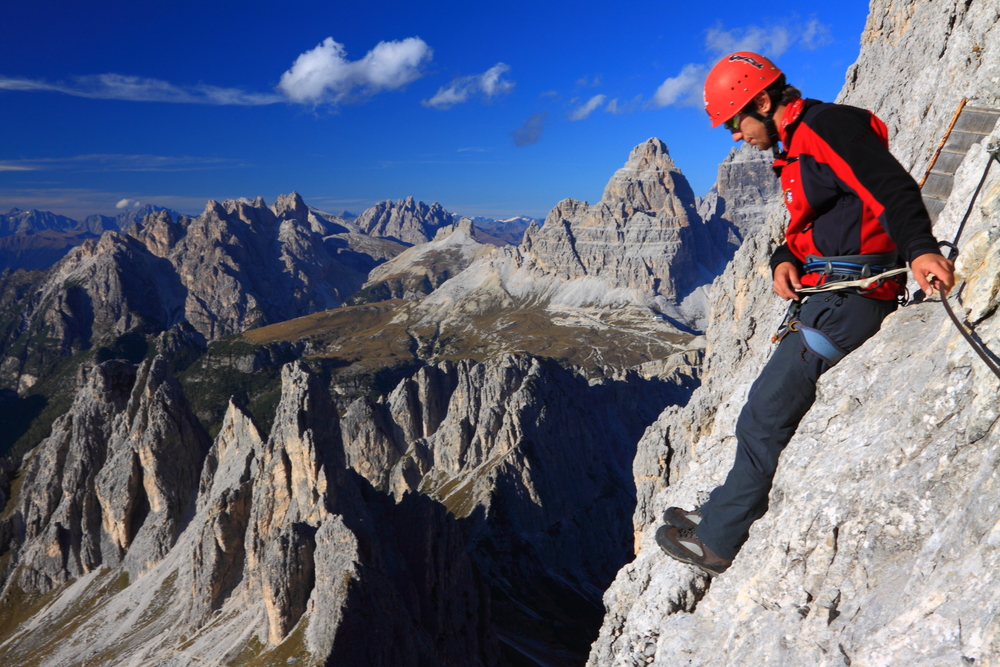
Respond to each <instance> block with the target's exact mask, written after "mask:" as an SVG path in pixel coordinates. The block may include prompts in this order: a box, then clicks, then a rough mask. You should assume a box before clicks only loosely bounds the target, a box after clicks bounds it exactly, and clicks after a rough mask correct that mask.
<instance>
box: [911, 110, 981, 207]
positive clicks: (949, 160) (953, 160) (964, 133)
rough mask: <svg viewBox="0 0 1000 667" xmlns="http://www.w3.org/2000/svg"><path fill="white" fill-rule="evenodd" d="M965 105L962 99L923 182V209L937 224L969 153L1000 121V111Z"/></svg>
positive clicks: (921, 181) (921, 185)
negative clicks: (924, 208) (925, 209)
mask: <svg viewBox="0 0 1000 667" xmlns="http://www.w3.org/2000/svg"><path fill="white" fill-rule="evenodd" d="M965 102H966V101H965V100H962V101H961V103H959V105H958V110H957V111H956V112H955V116H954V117H953V118H952V120H951V125H950V126H949V127H948V131H947V132H945V135H944V139H942V140H941V144H940V145H939V146H938V149H937V151H936V152H935V153H934V157H932V158H931V162H930V165H929V166H928V167H927V171H926V172H925V173H924V177H923V178H922V179H920V189H921V191H922V195H923V200H924V206H926V207H927V212H928V213H929V214H930V216H931V222H936V221H937V218H938V215H940V213H941V211H942V210H943V209H944V205H945V202H947V201H948V196H949V195H950V194H951V189H952V186H953V185H954V181H955V172H957V171H958V167H959V165H961V164H962V160H964V159H965V155H966V153H968V152H969V149H970V148H971V147H972V146H974V145H975V144H978V143H979V142H981V141H982V140H983V138H984V137H986V136H987V135H989V134H990V133H991V132H993V128H994V127H996V124H997V120H1000V110H998V109H987V108H984V107H976V106H971V105H968V106H966V103H965Z"/></svg>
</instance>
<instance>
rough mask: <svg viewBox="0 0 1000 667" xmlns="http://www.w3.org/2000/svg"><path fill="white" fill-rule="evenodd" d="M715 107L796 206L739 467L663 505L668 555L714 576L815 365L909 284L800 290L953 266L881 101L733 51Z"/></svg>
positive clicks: (764, 496) (800, 412) (708, 95)
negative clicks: (808, 88)
mask: <svg viewBox="0 0 1000 667" xmlns="http://www.w3.org/2000/svg"><path fill="white" fill-rule="evenodd" d="M705 110H706V111H707V112H708V115H709V117H710V118H711V120H712V126H713V127H718V126H719V125H725V127H726V129H728V130H729V131H730V132H731V133H732V137H733V140H734V141H744V142H746V143H748V144H750V145H752V146H756V147H757V148H758V149H759V150H771V151H772V152H773V154H774V156H775V160H774V166H773V168H774V171H775V172H776V174H777V176H778V177H779V178H780V179H781V188H782V192H783V195H784V200H785V205H786V206H787V208H788V211H789V213H790V214H791V218H790V222H789V223H788V227H787V229H786V231H785V243H784V244H783V245H780V246H778V247H777V248H776V249H775V251H774V253H773V255H772V257H771V262H770V264H771V272H772V280H773V283H772V288H773V290H774V292H775V293H776V294H777V295H778V296H780V297H781V298H782V299H786V300H790V301H791V302H792V304H791V307H790V308H789V315H790V316H789V317H788V318H787V320H786V324H785V325H783V328H782V330H780V331H779V335H776V336H775V338H776V339H777V340H779V341H780V342H778V346H777V348H776V349H775V350H774V353H773V354H772V356H771V358H770V360H769V361H768V362H767V364H766V365H765V366H764V369H763V370H762V371H761V373H760V375H759V376H758V378H757V380H756V381H755V382H754V384H753V386H752V387H751V388H750V392H749V394H748V396H747V402H746V404H745V405H744V406H743V410H742V412H741V413H740V416H739V419H738V421H737V423H736V440H737V447H736V457H735V461H734V463H733V466H732V469H731V470H730V471H729V474H728V476H727V477H726V480H725V482H724V483H723V484H722V486H720V487H717V488H716V489H715V490H713V491H712V493H711V494H710V495H709V497H708V500H707V501H706V502H705V503H704V504H703V505H701V506H700V507H698V508H695V509H694V510H684V509H681V508H678V507H671V508H669V509H667V511H666V512H665V513H664V517H663V518H664V521H665V522H666V524H667V525H664V526H661V527H660V528H659V529H658V530H657V533H656V541H657V543H658V544H659V545H660V547H661V548H662V549H663V550H664V551H666V552H667V553H668V554H669V555H671V556H673V557H674V558H676V559H678V560H680V561H683V562H686V563H690V564H692V565H696V566H698V567H700V568H701V569H702V570H704V571H706V572H708V573H709V574H710V575H713V576H714V575H717V574H719V573H721V572H723V571H725V570H726V568H728V567H729V565H730V564H731V563H732V561H733V559H734V558H735V557H736V554H737V552H738V551H739V550H740V547H741V546H742V545H743V543H744V542H745V541H746V539H747V536H748V534H749V530H750V525H751V524H752V523H753V522H754V521H756V520H757V519H759V518H760V517H761V516H763V515H764V513H765V512H766V511H767V502H768V494H769V492H770V490H771V482H772V480H773V478H774V474H775V471H776V468H777V465H778V456H779V455H780V454H781V451H782V450H783V449H784V448H785V445H787V444H788V442H789V440H791V438H792V436H793V435H794V434H795V430H796V428H797V427H798V424H799V421H800V420H801V419H802V417H803V416H804V415H805V413H806V412H807V411H808V410H809V408H810V406H811V405H812V403H813V401H814V400H815V397H816V381H817V380H818V378H819V376H820V375H821V374H823V373H824V372H825V371H827V370H828V369H829V368H831V367H832V366H833V365H834V364H836V363H837V362H838V361H839V360H840V359H841V358H843V356H844V355H846V354H848V353H849V352H851V351H853V350H854V349H856V348H857V347H859V346H860V345H861V344H862V343H863V342H865V340H867V339H868V338H870V337H871V336H873V335H874V334H875V333H876V332H877V331H878V330H879V327H880V326H881V323H882V320H883V319H884V318H885V317H886V316H887V315H888V314H889V313H891V312H892V311H894V310H895V309H896V306H897V299H898V298H899V297H900V296H901V294H902V293H903V292H904V291H905V281H903V280H898V279H895V278H891V279H884V280H880V281H878V282H876V283H875V284H874V285H872V286H871V287H870V288H869V289H861V288H858V287H849V288H844V289H834V290H833V291H828V292H823V293H821V294H813V295H810V296H808V297H805V298H800V295H799V294H798V293H797V291H798V290H801V289H803V287H804V286H816V285H824V286H830V285H834V284H835V283H836V282H845V281H850V280H855V279H857V278H859V277H869V276H877V275H878V274H879V273H881V272H884V271H888V270H890V269H895V268H896V266H897V264H898V265H900V266H901V265H902V264H901V262H903V261H906V262H909V266H910V271H911V272H912V274H913V277H914V278H915V279H916V281H917V283H918V284H919V285H920V287H921V289H923V290H924V292H925V293H926V294H932V293H933V288H932V284H931V281H937V282H936V284H937V285H938V287H939V288H940V291H942V292H944V293H945V294H946V293H947V292H948V290H950V289H951V287H952V286H953V284H954V266H953V265H952V263H951V262H950V261H949V260H947V259H945V258H944V257H942V256H941V254H940V253H939V252H938V242H937V240H936V239H935V238H934V236H933V235H932V234H931V221H930V218H929V217H928V215H927V211H926V209H925V208H924V205H923V201H922V200H921V198H920V189H919V187H918V186H917V184H916V182H914V180H913V178H912V177H911V176H910V175H909V173H907V171H906V170H905V169H904V168H903V167H902V165H900V164H899V162H897V161H896V159H895V158H894V157H893V156H892V154H891V153H890V152H889V150H888V131H887V130H886V126H885V124H884V123H882V121H881V120H879V119H878V118H877V117H876V116H875V115H874V114H872V113H871V112H868V111H864V110H862V109H857V108H854V107H849V106H844V105H839V104H832V103H824V102H820V101H818V100H811V99H803V98H802V97H801V95H800V93H799V91H798V90H797V89H796V88H795V87H793V86H789V85H787V84H786V81H785V75H784V74H782V72H781V70H779V69H778V68H777V67H776V66H775V65H774V63H772V62H771V61H770V60H768V59H767V58H765V57H763V56H761V55H758V54H756V53H750V52H737V53H733V54H731V55H728V56H726V57H725V58H723V59H722V60H721V61H719V63H718V64H716V65H715V67H714V68H713V69H712V71H711V72H709V74H708V77H707V79H706V80H705ZM779 142H780V144H781V146H783V147H784V151H780V150H779Z"/></svg>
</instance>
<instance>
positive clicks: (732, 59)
mask: <svg viewBox="0 0 1000 667" xmlns="http://www.w3.org/2000/svg"><path fill="white" fill-rule="evenodd" d="M737 60H739V61H742V62H745V63H747V64H749V65H751V66H753V67H756V68H757V69H764V65H763V63H759V62H757V61H756V60H754V59H753V58H751V57H750V56H741V55H737V54H735V53H734V54H733V55H731V56H729V62H735V61H737Z"/></svg>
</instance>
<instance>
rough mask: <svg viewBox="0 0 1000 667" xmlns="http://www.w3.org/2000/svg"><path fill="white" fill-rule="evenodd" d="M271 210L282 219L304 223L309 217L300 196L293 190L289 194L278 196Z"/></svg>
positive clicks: (307, 208)
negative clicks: (291, 219) (292, 219)
mask: <svg viewBox="0 0 1000 667" xmlns="http://www.w3.org/2000/svg"><path fill="white" fill-rule="evenodd" d="M271 210H272V211H274V214H275V215H276V216H278V217H279V218H282V219H284V218H295V219H296V220H299V221H303V222H304V221H305V220H306V218H308V217H309V207H308V206H306V203H305V202H304V201H302V196H301V195H299V193H298V192H295V191H294V190H293V191H292V192H291V193H290V194H287V195H279V196H278V199H277V200H275V202H274V206H272V207H271Z"/></svg>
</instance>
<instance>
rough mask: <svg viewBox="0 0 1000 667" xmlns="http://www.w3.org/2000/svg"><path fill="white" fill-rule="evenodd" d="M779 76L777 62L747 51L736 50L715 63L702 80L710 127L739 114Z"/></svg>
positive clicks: (779, 71)
mask: <svg viewBox="0 0 1000 667" xmlns="http://www.w3.org/2000/svg"><path fill="white" fill-rule="evenodd" d="M779 76H781V70H780V69H778V67H777V65H775V64H774V63H772V62H771V61H770V60H768V59H767V58H765V57H764V56H762V55H760V54H757V53H751V52H750V51H737V52H736V53H732V54H730V55H728V56H726V57H725V58H723V59H722V60H720V61H719V62H718V63H716V65H715V67H713V68H712V71H711V72H709V73H708V77H707V78H706V79H705V111H707V112H708V117H709V118H711V119H712V127H718V126H719V125H722V124H723V123H725V122H726V121H727V120H729V119H730V118H732V117H733V116H735V115H736V114H738V113H739V112H740V110H741V109H743V107H745V106H746V105H747V104H749V103H750V100H752V99H753V98H754V95H756V94H757V93H759V92H760V91H762V90H764V89H765V88H767V87H768V86H770V85H771V84H772V83H774V82H775V81H776V80H777V79H778V77H779Z"/></svg>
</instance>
